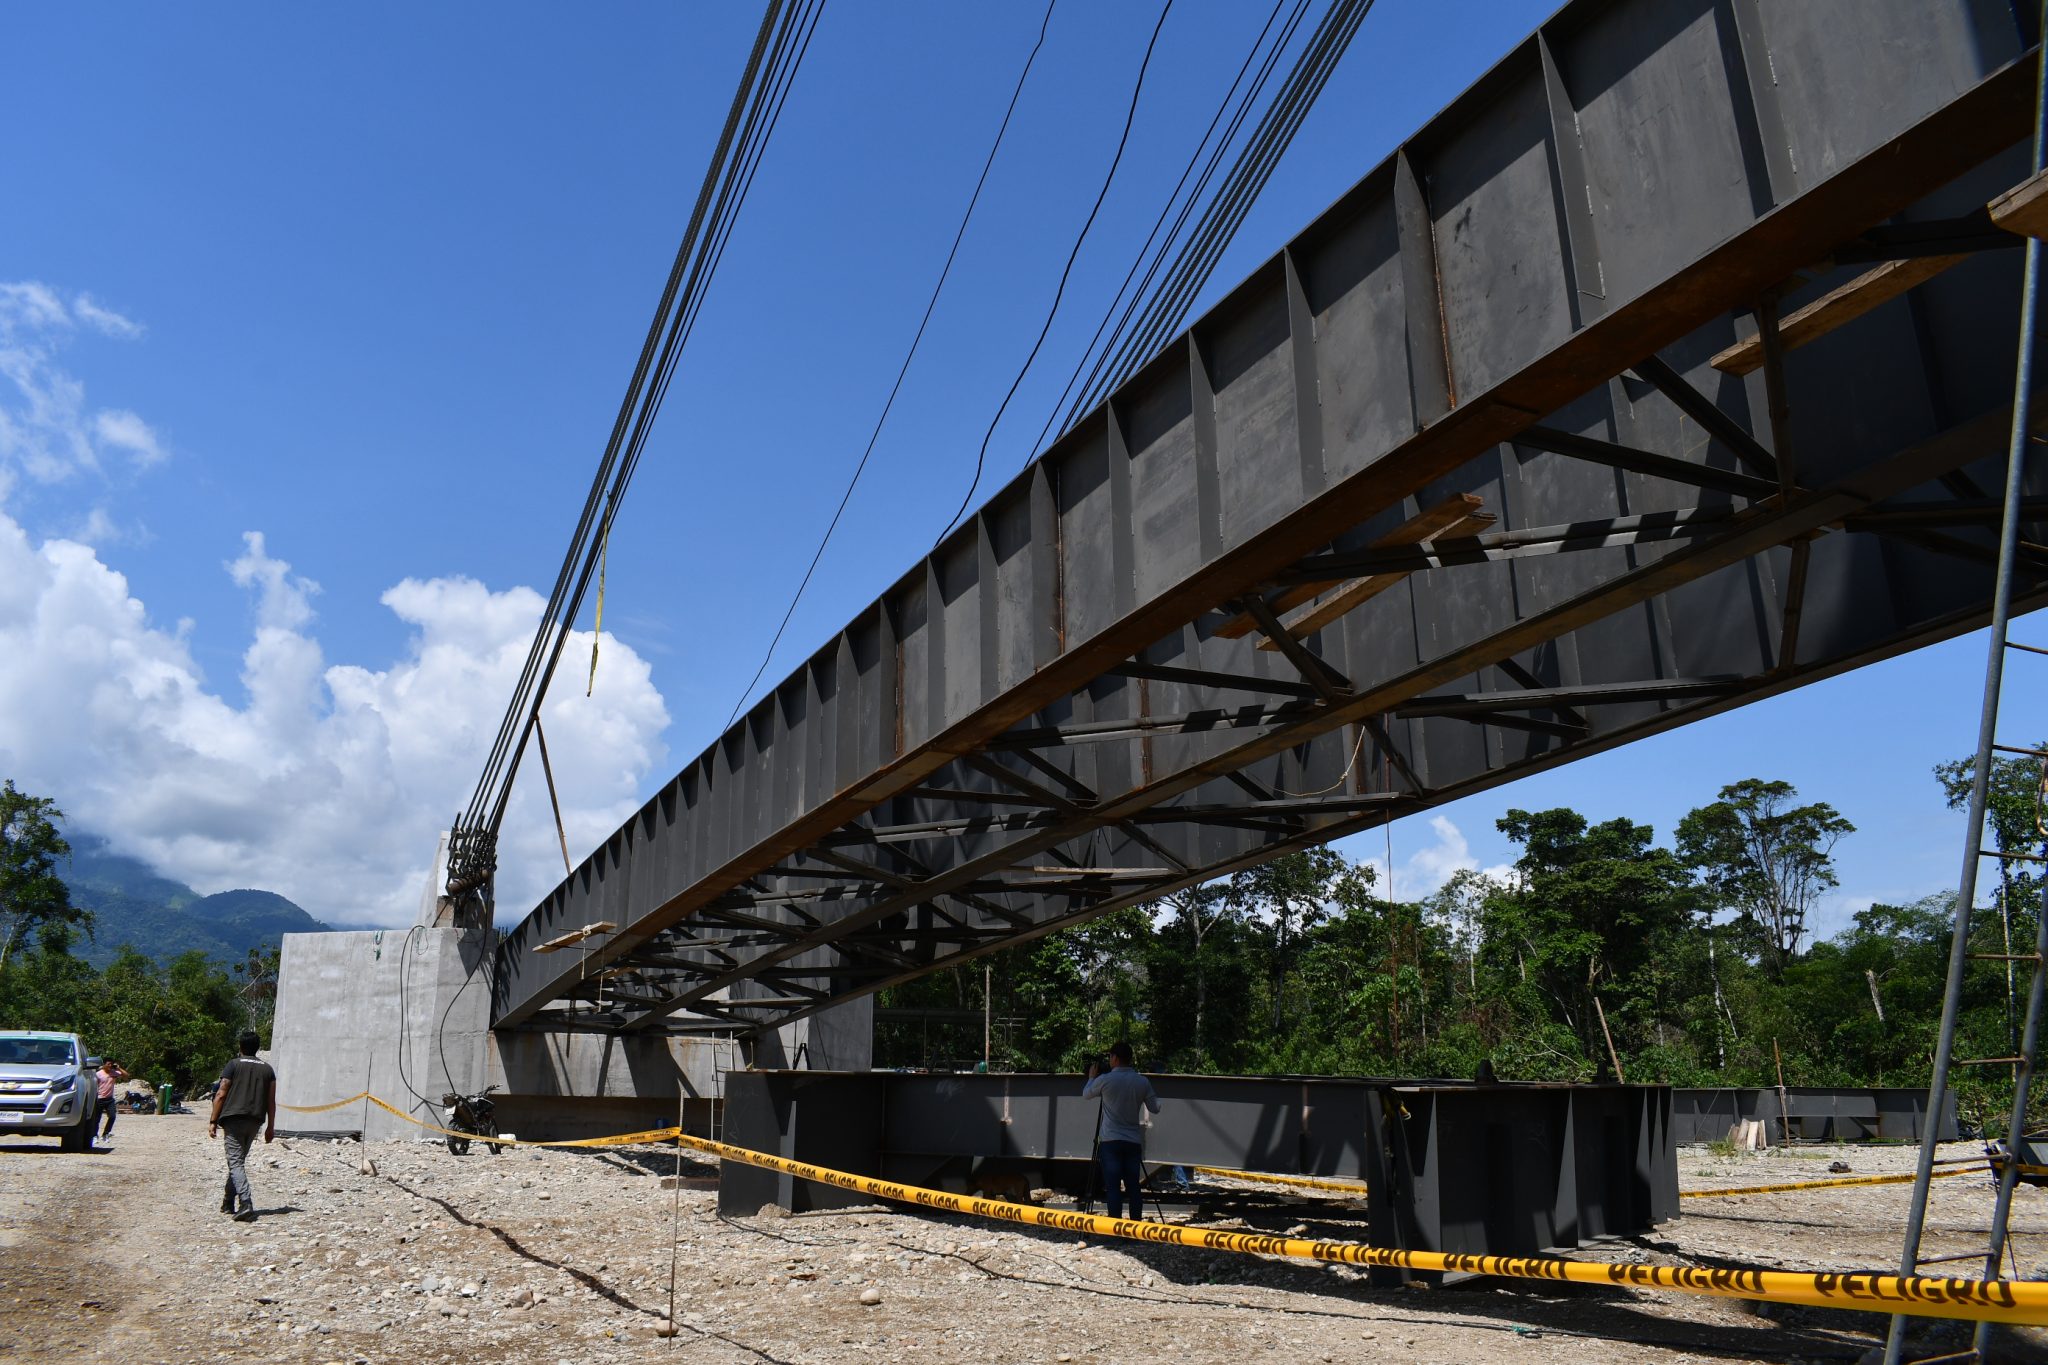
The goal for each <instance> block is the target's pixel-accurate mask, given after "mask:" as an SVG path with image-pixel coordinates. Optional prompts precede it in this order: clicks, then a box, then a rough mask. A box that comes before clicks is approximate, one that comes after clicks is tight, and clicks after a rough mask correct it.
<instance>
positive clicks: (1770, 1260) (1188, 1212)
mask: <svg viewBox="0 0 2048 1365" xmlns="http://www.w3.org/2000/svg"><path fill="white" fill-rule="evenodd" d="M1970 1150H1971V1149H1970V1148H1969V1147H1967V1146H1964V1145H1960V1144H1959V1145H1958V1146H1957V1147H1956V1149H1955V1153H1956V1154H1958V1155H1965V1154H1968V1153H1969V1151H1970ZM366 1156H367V1157H368V1159H369V1161H370V1162H371V1163H372V1164H373V1165H374V1168H375V1171H374V1174H372V1173H369V1172H368V1171H367V1170H366V1169H365V1167H364V1166H363V1164H362V1163H363V1160H364V1158H365V1157H366ZM1837 1160H1839V1161H1845V1162H1847V1163H1849V1164H1850V1165H1851V1166H1852V1167H1853V1168H1854V1170H1855V1171H1856V1172H1857V1173H1859V1174H1875V1173H1880V1172H1883V1171H1892V1170H1910V1169H1911V1160H1912V1154H1911V1152H1910V1151H1908V1150H1905V1149H1898V1148H1892V1149H1869V1148H1865V1149H1857V1148H1803V1149H1798V1150H1796V1151H1794V1152H1791V1153H1784V1154H1779V1153H1772V1154H1767V1155H1763V1156H1755V1157H1739V1158H1726V1157H1717V1156H1714V1155H1711V1154H1709V1153H1708V1152H1706V1151H1704V1150H1703V1149H1698V1148H1691V1149H1686V1150H1685V1151H1684V1152H1682V1153H1681V1159H1680V1165H1679V1168H1680V1175H1681V1180H1682V1183H1683V1185H1684V1187H1685V1188H1689V1189H1702V1188H1714V1187H1716V1186H1723V1187H1725V1186H1729V1185H1747V1184H1759V1183H1765V1182H1775V1181H1781V1180H1796V1179H1812V1178H1824V1177H1825V1176H1826V1175H1827V1170H1826V1168H1827V1166H1828V1164H1829V1163H1830V1162H1832V1161H1837ZM674 1167H675V1158H674V1155H673V1153H672V1152H660V1151H656V1150H653V1149H620V1150H615V1151H608V1152H570V1151H536V1150H513V1151H508V1152H506V1153H504V1154H502V1155H499V1156H495V1157H493V1156H489V1155H486V1154H484V1153H483V1151H482V1149H481V1148H479V1149H477V1151H476V1152H475V1154H473V1155H470V1156H467V1157H460V1158H458V1157H455V1156H452V1155H450V1154H449V1153H448V1152H447V1151H446V1150H445V1149H443V1148H441V1147H439V1146H434V1145H429V1144H426V1143H420V1142H411V1143H386V1144H378V1145H373V1146H371V1147H369V1148H367V1149H366V1148H363V1147H360V1146H358V1145H356V1144H354V1143H345V1142H324V1141H312V1140H281V1141H279V1142H278V1143H276V1144H275V1145H272V1146H269V1147H260V1148H259V1149H258V1154H257V1156H256V1157H255V1159H254V1164H253V1171H252V1174H253V1176H254V1180H255V1185H256V1194H257V1203H258V1207H259V1209H260V1210H261V1216H260V1217H259V1218H258V1220H257V1221H256V1222H255V1223H253V1224H240V1223H236V1222H233V1221H232V1220H229V1219H227V1218H224V1217H222V1216H221V1214H220V1213H219V1211H218V1206H219V1198H220V1184H221V1169H222V1163H221V1153H220V1145H219V1144H218V1143H215V1142H208V1141H207V1139H206V1129H205V1122H204V1120H203V1118H201V1117H198V1116H192V1115H173V1116H170V1117H166V1118H157V1117H154V1116H147V1117H144V1116H129V1117H126V1118H123V1119H122V1120H121V1122H120V1125H119V1127H118V1128H117V1130H116V1132H115V1135H114V1142H113V1144H112V1147H111V1149H110V1150H104V1151H98V1152H95V1153H93V1154H91V1155H76V1156H74V1155H68V1154H65V1153H62V1152H59V1151H58V1150H57V1148H56V1145H55V1143H54V1142H31V1141H16V1142H12V1143H9V1144H6V1145H4V1146H0V1359H9V1360H65V1361H75V1360H80V1359H90V1360H126V1361H137V1362H141V1361H253V1360H266V1361H267V1360H284V1361H310V1362H322V1361H349V1362H382V1361H403V1362H406V1363H407V1365H428V1363H429V1362H441V1361H449V1362H454V1361H461V1362H473V1361H474V1362H481V1361H521V1362H526V1361H535V1362H540V1363H541V1365H547V1362H552V1361H562V1362H578V1363H579V1365H580V1363H581V1362H599V1361H607V1362H608V1361H619V1360H640V1359H656V1360H659V1359H665V1358H669V1357H673V1358H674V1359H676V1360H678V1361H688V1362H691V1365H699V1363H700V1362H705V1363H708V1362H724V1361H736V1362H743V1361H768V1362H792V1363H794V1362H810V1361H834V1360H855V1359H874V1360H894V1359H897V1358H913V1357H914V1358H915V1359H917V1360H920V1361H935V1362H944V1361H971V1362H975V1365H994V1363H995V1362H1006V1361H1061V1362H1070V1361H1072V1362H1078V1361H1085V1362H1091V1363H1095V1362H1112V1361H1137V1360H1157V1359H1161V1358H1170V1359H1172V1360H1174V1361H1176V1362H1207V1361H1217V1362H1222V1361H1231V1362H1241V1361H1243V1360H1245V1359H1247V1358H1251V1357H1253V1356H1263V1355H1268V1354H1270V1355H1272V1356H1275V1357H1278V1358H1280V1359H1285V1360H1289V1361H1308V1362H1314V1361H1352V1360H1371V1359H1379V1358H1387V1359H1399V1360H1415V1361H1480V1362H1502V1361H1510V1360H1512V1361H1539V1360H1552V1359H1565V1358H1569V1359H1572V1360H1574V1361H1584V1362H1606V1361H1616V1362H1619V1361H1640V1360H1656V1361H1671V1362H1677V1361H1685V1360H1702V1361H1704V1360H1772V1361H1785V1360H1855V1359H1858V1358H1859V1357H1861V1356H1863V1355H1864V1354H1865V1353H1866V1352H1867V1351H1868V1350H1869V1348H1870V1347H1871V1345H1872V1343H1873V1342H1875V1341H1876V1340H1878V1335H1877V1334H1878V1333H1881V1331H1882V1329H1883V1321H1882V1319H1879V1318H1876V1317H1872V1316H1869V1315H1857V1314H1849V1313H1840V1312H1833V1311H1822V1310H1797V1309H1794V1310H1786V1311H1783V1312H1773V1313H1771V1314H1770V1315H1769V1316H1759V1315H1758V1314H1757V1313H1756V1312H1755V1311H1753V1310H1750V1309H1748V1308H1745V1307H1744V1306H1742V1305H1738V1304H1733V1303H1728V1302H1724V1301H1719V1300H1711V1299H1701V1298H1693V1297H1685V1296H1679V1295H1672V1294H1658V1293H1649V1292H1635V1291H1631V1290H1624V1289H1610V1288H1604V1287H1602V1288H1581V1287H1576V1286H1557V1285H1534V1284H1516V1283H1511V1282H1506V1281H1499V1280H1495V1281H1485V1282H1479V1283H1476V1284H1471V1285H1466V1286H1461V1287H1457V1288H1452V1289H1445V1290H1437V1291H1416V1290H1411V1291H1389V1290H1373V1289H1369V1288H1367V1287H1366V1285H1365V1283H1364V1280H1363V1277H1362V1276H1361V1275H1360V1274H1358V1273H1356V1272H1353V1271H1351V1270H1349V1269H1347V1268H1342V1267H1319V1266H1310V1265H1301V1264H1296V1263H1290V1262H1281V1261H1272V1260H1261V1259H1252V1258H1246V1257H1238V1256H1226V1255H1214V1254H1210V1253H1204V1252H1197V1251H1193V1250H1190V1249H1187V1248H1179V1247H1151V1246H1141V1245H1138V1244H1135V1243H1108V1242H1101V1241H1090V1240H1087V1239H1082V1238H1077V1237H1075V1236H1072V1235H1068V1234H1057V1233H1053V1232H1050V1231H1047V1230H1038V1229H1017V1228H1013V1227H1009V1226H1002V1227H995V1226H987V1225H982V1224H978V1223H975V1222H972V1221H970V1220H966V1219H957V1218H951V1217H934V1216H927V1215H923V1214H919V1213H912V1212H908V1211H897V1210H895V1209H887V1208H876V1209H871V1210H859V1211H852V1212H845V1213H831V1214H803V1215H799V1216H796V1217H786V1216H785V1217H775V1216H766V1217H761V1218H752V1219H744V1220H727V1219H723V1218H721V1217H720V1216H719V1215H718V1212H717V1208H716V1195H715V1193H714V1192H713V1191H712V1190H711V1189H709V1188H702V1186H704V1185H706V1184H708V1182H706V1181H702V1180H698V1181H696V1182H690V1181H685V1182H684V1183H685V1188H682V1189H680V1190H664V1189H663V1188H662V1183H663V1182H662V1181H661V1179H660V1178H659V1177H660V1176H662V1175H665V1174H669V1173H671V1172H672V1171H673V1170H674ZM709 1174H712V1172H711V1171H710V1169H709V1168H707V1167H701V1166H692V1167H688V1168H686V1175H695V1176H699V1177H701V1176H705V1175H709ZM693 1183H694V1184H695V1185H696V1186H698V1187H695V1188H693V1187H691V1185H692V1184H693ZM1908 1188H1909V1187H1906V1186H1877V1187H1865V1188H1848V1189H1835V1190H1819V1191H1811V1192H1802V1193H1799V1194H1778V1195H1768V1196H1764V1195H1756V1196H1746V1197H1738V1198H1731V1199H1727V1200H1721V1199H1688V1200H1686V1201H1685V1208H1684V1216H1683V1217H1682V1218H1681V1219H1679V1220H1678V1221H1676V1222H1674V1223H1671V1224H1669V1225H1667V1226H1666V1227H1664V1228H1661V1229H1659V1230H1658V1231H1657V1233H1656V1234H1654V1235H1653V1236H1651V1237H1649V1238H1645V1239H1640V1240H1638V1241H1634V1242H1625V1243H1620V1244H1612V1245H1608V1246H1605V1247H1601V1248H1597V1249H1588V1250H1587V1251H1586V1252H1584V1253H1582V1254H1584V1255H1585V1256H1586V1257H1587V1258H1588V1259H1628V1260H1655V1261H1660V1262H1666V1263H1674V1264H1696V1265H1718V1264H1727V1263H1731V1262H1732V1263H1740V1264H1746V1265H1759V1266H1764V1267H1773V1268H1785V1269H1871V1268H1877V1269H1885V1268H1889V1267H1890V1266H1891V1264H1892V1262H1893V1261H1894V1260H1895V1258H1896V1257H1897V1255H1898V1242H1899V1235H1900V1226H1899V1225H1900V1221H1901V1219H1902V1217H1903V1215H1904V1210H1905V1207H1906V1202H1907V1198H1908ZM1937 1189H1938V1191H1939V1193H1938V1196H1937V1198H1936V1201H1935V1204H1934V1207H1933V1210H1932V1212H1931V1214H1930V1218H1929V1227H1930V1239H1929V1241H1930V1245H1929V1248H1928V1250H1929V1252H1930V1254H1933V1253H1938V1252H1943V1251H1949V1250H1955V1251H1961V1250H1964V1249H1966V1248H1967V1247H1968V1246H1970V1245H1972V1244H1973V1243H1975V1244H1981V1240H1982V1236H1983V1230H1984V1228H1985V1227H1986V1225H1987V1220H1988V1215H1989V1211H1990V1206H1991V1196H1990V1190H1989V1187H1988V1184H1987V1182H1986V1181H1985V1180H1984V1179H1982V1178H1981V1177H1978V1176H1966V1177H1963V1178H1959V1179H1953V1180H1945V1181H1941V1182H1939V1183H1938V1185H1937ZM1170 1212H1171V1215H1172V1216H1174V1217H1176V1218H1181V1217H1185V1218H1189V1219H1191V1220H1195V1221H1203V1222H1209V1223H1223V1222H1225V1220H1228V1219H1235V1220H1238V1221H1236V1222H1234V1223H1233V1224H1232V1225H1235V1226H1247V1225H1248V1226H1253V1227H1257V1228H1260V1229H1270V1230H1275V1231H1284V1230H1287V1229H1289V1228H1292V1227H1296V1226H1306V1227H1308V1228H1310V1229H1312V1230H1313V1231H1312V1232H1311V1233H1310V1235H1331V1236H1348V1235H1355V1231H1354V1230H1350V1229H1353V1224H1352V1223H1351V1220H1352V1219H1353V1218H1354V1217H1355V1216H1356V1210H1355V1209H1349V1210H1347V1209H1346V1208H1344V1207H1342V1206H1338V1205H1328V1204H1320V1205H1319V1204H1315V1203H1305V1202H1300V1201H1297V1200H1295V1199H1294V1198H1293V1197H1292V1196H1291V1195H1288V1194H1282V1193H1280V1192H1278V1191H1274V1192H1270V1193H1268V1192H1265V1191H1254V1190H1253V1189H1252V1188H1251V1187H1243V1195H1242V1197H1233V1196H1230V1195H1227V1194H1225V1195H1222V1196H1219V1197H1218V1198H1216V1199H1212V1200H1210V1201H1208V1202H1207V1203H1206V1204H1205V1205H1204V1206H1202V1207H1200V1208H1197V1209H1174V1210H1171V1211H1170ZM2014 1228H2015V1232H2016V1234H2017V1239H2018V1249H2019V1255H2020V1258H2021V1264H2022V1266H2023V1268H2025V1269H2026V1270H2027V1271H2028V1273H2029V1274H2030V1275H2048V1264H2041V1265H2037V1264H2035V1261H2034V1259H2032V1258H2035V1257H2038V1258H2040V1260H2042V1261H2043V1262H2048V1243H2044V1242H2043V1241H2042V1240H2041V1239H2042V1236H2043V1234H2044V1233H2048V1191H2041V1190H2034V1189H2022V1190H2021V1192H2020V1197H2019V1201H2018V1203H2017V1204H2016V1206H2015V1218H2014ZM672 1232H673V1233H675V1234H676V1238H677V1240H676V1242H675V1244H676V1247H677V1255H676V1257H675V1267H676V1270H675V1276H676V1278H675V1306H676V1324H677V1326H676V1332H675V1335H674V1336H672V1337H667V1338H664V1337H662V1336H660V1335H658V1333H659V1331H660V1330H661V1328H662V1326H663V1324H664V1323H665V1322H666V1321H667V1316H668V1311H669V1275H670V1254H669V1249H670V1245H671V1240H672ZM1942 1340H1943V1339H1942V1338H1941V1337H1939V1336H1936V1337H1934V1338H1932V1339H1930V1341H1929V1345H1936V1346H1938V1345H1940V1344H1942Z"/></svg>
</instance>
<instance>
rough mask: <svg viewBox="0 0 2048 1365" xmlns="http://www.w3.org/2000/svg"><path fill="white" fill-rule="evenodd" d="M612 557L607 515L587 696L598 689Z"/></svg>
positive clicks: (600, 544) (600, 547)
mask: <svg viewBox="0 0 2048 1365" xmlns="http://www.w3.org/2000/svg"><path fill="white" fill-rule="evenodd" d="M611 557H612V524H611V519H610V518H609V517H607V518H606V519H605V524H604V539H603V540H601V541H599V542H598V543H597V617H596V619H595V620H593V621H592V622H591V624H590V681H589V682H587V683H585V684H584V685H583V695H584V696H586V697H587V696H589V695H590V694H591V693H593V692H595V691H596V690H597V642H598V641H599V640H601V639H603V638H604V571H605V568H606V566H607V564H608V563H609V561H610V560H611Z"/></svg>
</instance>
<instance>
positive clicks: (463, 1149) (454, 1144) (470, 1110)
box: [441, 1085, 505, 1156]
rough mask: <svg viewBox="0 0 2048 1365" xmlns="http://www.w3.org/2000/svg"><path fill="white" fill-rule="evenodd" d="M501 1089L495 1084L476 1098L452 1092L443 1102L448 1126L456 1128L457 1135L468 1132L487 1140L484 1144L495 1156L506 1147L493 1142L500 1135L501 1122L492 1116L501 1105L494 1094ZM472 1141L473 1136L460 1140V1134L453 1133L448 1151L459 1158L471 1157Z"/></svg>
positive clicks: (444, 1097) (485, 1088)
mask: <svg viewBox="0 0 2048 1365" xmlns="http://www.w3.org/2000/svg"><path fill="white" fill-rule="evenodd" d="M497 1088H498V1087H497V1086H495V1085H487V1086H485V1087H484V1088H483V1089H482V1090H479V1091H478V1092H477V1093H476V1094H474V1095H457V1094H455V1093H453V1092H450V1093H449V1094H446V1095H443V1096H442V1097H441V1103H442V1104H443V1105H445V1106H447V1107H446V1108H445V1109H444V1110H443V1111H442V1116H443V1118H444V1119H445V1121H446V1122H445V1126H446V1127H449V1128H453V1129H455V1130H456V1132H457V1133H468V1134H472V1135H473V1136H474V1137H477V1138H481V1139H483V1143H484V1145H485V1146H486V1147H488V1148H490V1149H491V1155H492V1156H496V1155H497V1154H498V1153H499V1151H500V1150H502V1149H503V1147H504V1145H505V1144H504V1143H502V1142H492V1141H491V1139H492V1138H494V1137H496V1136H497V1135H498V1121H497V1119H496V1118H494V1117H492V1115H493V1114H494V1113H495V1112H496V1110H497V1107H498V1106H497V1105H496V1104H495V1103H493V1102H492V1100H491V1092H492V1091H493V1090H496V1089H497ZM470 1141H471V1138H469V1137H457V1136H456V1133H450V1134H448V1150H449V1151H451V1152H453V1153H454V1154H455V1155H456V1156H467V1155H468V1154H469V1144H470Z"/></svg>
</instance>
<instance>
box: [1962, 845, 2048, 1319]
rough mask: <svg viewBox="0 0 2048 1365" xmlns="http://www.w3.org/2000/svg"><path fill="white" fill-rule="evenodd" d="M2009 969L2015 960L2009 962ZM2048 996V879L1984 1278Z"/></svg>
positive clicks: (2010, 1178) (1996, 1240) (2006, 1196)
mask: <svg viewBox="0 0 2048 1365" xmlns="http://www.w3.org/2000/svg"><path fill="white" fill-rule="evenodd" d="M2005 965H2006V967H2007V969H2008V970H2009V969H2010V968H2011V967H2012V963H2010V962H2008V963H2006V964H2005ZM2044 997H2048V883H2044V884H2043V886H2042V888H2041V910H2040V913H2039V915H2038V916H2037V917H2036V919H2035V921H2034V976H2033V982H2032V984H2031V985H2030V986H2029V987H2028V988H2027V1022H2026V1025H2025V1031H2024V1032H2023V1033H2022V1034H2021V1036H2020V1051H2019V1057H2020V1063H2019V1068H2018V1075H2017V1077H2016V1078H2015V1079H2014V1081H2013V1085H2012V1125H2011V1126H2010V1127H2008V1128H2007V1129H2006V1130H2005V1156H2006V1162H2005V1169H2004V1170H2002V1171H2000V1172H1999V1173H1998V1202H1997V1203H1996V1204H1994V1205H1993V1206H1992V1210H1991V1246H1990V1248H1989V1250H1988V1251H1987V1253H1986V1255H1985V1258H1984V1278H1985V1279H1987V1280H1995V1279H1997V1278H1998V1260H1999V1257H2001V1256H2003V1255H2004V1254H2005V1228H2006V1220H2007V1219H2008V1218H2009V1217H2010V1216H2011V1213H2012V1189H2013V1186H2014V1185H2016V1184H2017V1183H2019V1175H2020V1172H2019V1163H2020V1162H2021V1161H2022V1160H2023V1159H2024V1158H2023V1157H2022V1155H2021V1153H2022V1151H2023V1150H2024V1148H2023V1145H2022V1143H2021V1134H2023V1133H2025V1132H2026V1131H2027V1091H2028V1090H2029V1089H2030V1088H2031V1087H2032V1085H2033V1080H2034V1048H2035V1045H2036V1044H2038V1043H2039V1042H2040V1040H2041V1002H2042V1000H2043V998H2044ZM1990 1337H1991V1324H1990V1323H1988V1322H1980V1323H1978V1324H1977V1333H1976V1336H1975V1337H1974V1338H1973V1340H1972V1345H1974V1346H1975V1348H1976V1351H1977V1355H1978V1356H1979V1357H1980V1358H1981V1357H1982V1356H1983V1354H1984V1347H1985V1346H1986V1345H1987V1344H1988V1343H1989V1341H1990Z"/></svg>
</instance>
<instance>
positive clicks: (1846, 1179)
mask: <svg viewBox="0 0 2048 1365" xmlns="http://www.w3.org/2000/svg"><path fill="white" fill-rule="evenodd" d="M1970 1159H1971V1160H1972V1161H1975V1162H1977V1163H1978V1164H1980V1165H1981V1164H1982V1163H1983V1160H1984V1158H1982V1157H1972V1158H1970ZM1975 1174H1977V1172H1975V1171H1970V1170H1961V1171H1935V1172H1934V1173H1933V1174H1932V1176H1931V1177H1930V1178H1931V1179H1934V1180H1946V1179H1947V1178H1948V1177H1950V1176H1952V1175H1975ZM1913 1180H1914V1176H1913V1175H1912V1173H1911V1172H1908V1173H1907V1174H1905V1175H1845V1176H1838V1177H1836V1178H1835V1179H1833V1180H1794V1181H1792V1182H1790V1183H1789V1184H1784V1185H1737V1186H1735V1187H1734V1188H1733V1189H1726V1190H1686V1191H1684V1192H1682V1193H1681V1194H1680V1195H1679V1196H1678V1197H1679V1198H1680V1199H1719V1198H1720V1197H1722V1196H1723V1195H1730V1194H1780V1193H1782V1192H1784V1191H1786V1190H1825V1189H1829V1188H1831V1187H1833V1186H1837V1185H1910V1184H1912V1183H1913Z"/></svg>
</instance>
